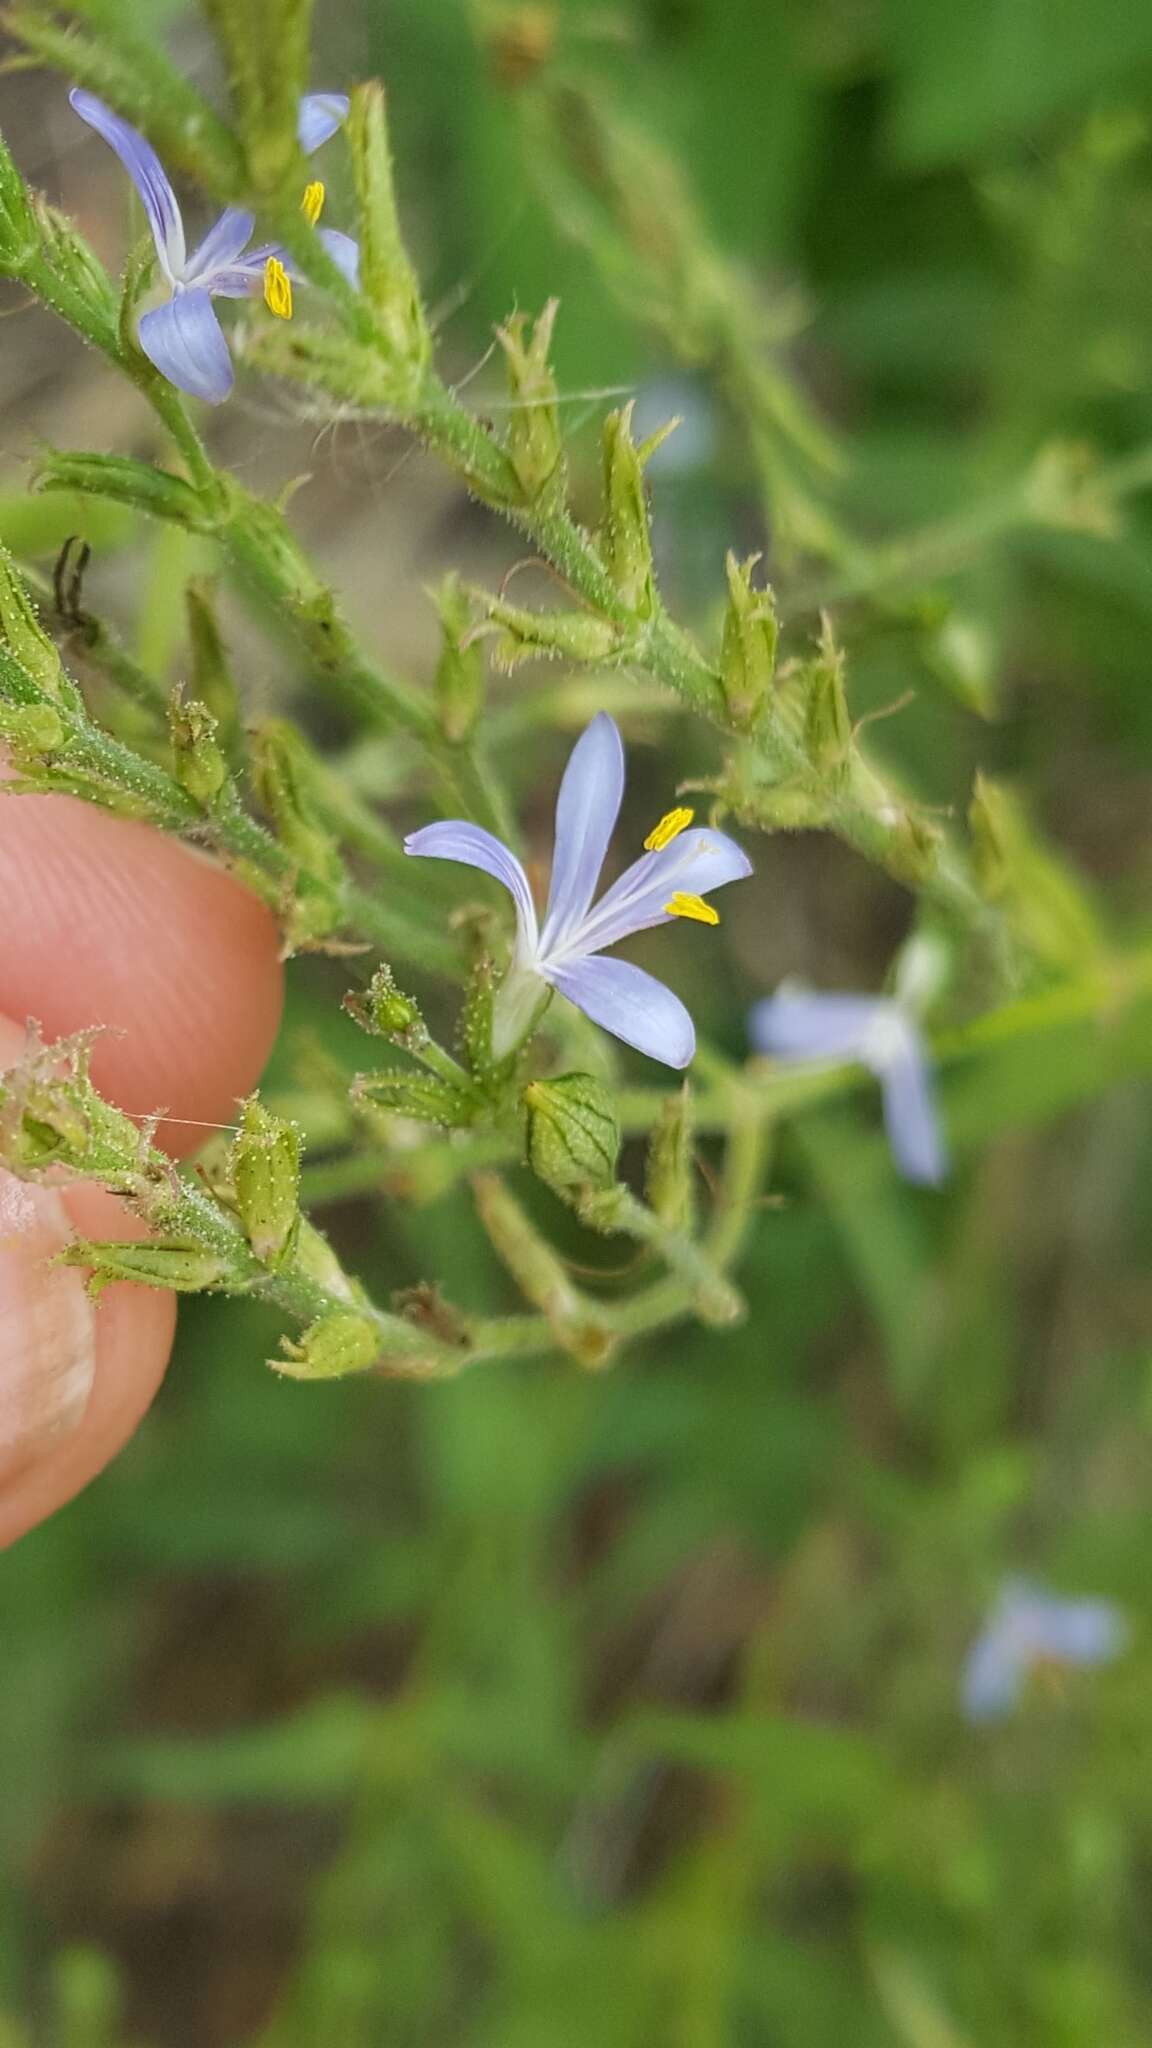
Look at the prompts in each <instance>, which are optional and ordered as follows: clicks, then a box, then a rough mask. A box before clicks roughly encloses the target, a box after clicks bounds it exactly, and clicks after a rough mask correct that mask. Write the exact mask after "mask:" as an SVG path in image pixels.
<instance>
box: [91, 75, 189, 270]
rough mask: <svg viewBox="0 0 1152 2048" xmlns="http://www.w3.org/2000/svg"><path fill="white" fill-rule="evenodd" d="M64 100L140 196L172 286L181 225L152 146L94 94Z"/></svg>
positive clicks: (179, 263)
mask: <svg viewBox="0 0 1152 2048" xmlns="http://www.w3.org/2000/svg"><path fill="white" fill-rule="evenodd" d="M68 98H69V100H70V102H71V104H72V108H73V110H74V112H76V113H77V114H79V116H80V119H81V120H82V121H87V123H88V126H89V127H90V128H94V129H95V130H96V133H97V135H102V136H103V138H104V140H105V142H106V143H108V144H109V146H110V148H112V149H114V150H115V151H116V154H117V156H118V157H119V159H120V161H121V163H122V164H123V166H124V169H125V170H126V171H127V173H128V176H129V177H130V178H131V180H132V183H133V184H134V185H135V187H136V190H137V192H138V193H139V194H140V199H141V202H142V204H143V207H144V211H145V213H146V214H147V216H148V226H149V227H150V228H151V230H152V240H153V241H154V242H155V244H156V254H157V256H158V257H159V258H160V264H161V268H162V269H163V271H164V275H165V276H166V278H167V279H168V282H169V284H173V283H175V281H176V280H177V279H178V278H179V277H181V276H182V275H183V270H184V261H185V256H186V254H187V251H186V247H185V242H184V222H183V220H182V219H181V217H180V208H179V205H178V204H177V200H176V194H175V193H174V191H173V190H172V186H171V183H170V181H169V177H168V173H167V171H166V170H165V169H164V166H163V164H162V163H161V161H160V159H159V157H158V156H157V154H156V151H155V150H154V149H153V147H152V144H151V143H150V142H147V141H145V138H144V137H143V135H141V134H140V132H139V130H138V129H136V128H133V127H132V126H131V125H130V123H129V122H127V121H122V120H121V119H120V116H119V114H114V113H113V112H112V109H111V107H106V106H105V104H104V102H103V100H98V99H97V98H96V95H95V93H91V92H85V91H84V90H83V89H82V88H81V87H80V86H75V87H74V88H73V90H72V91H71V92H70V93H69V95H68Z"/></svg>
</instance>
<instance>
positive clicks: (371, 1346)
mask: <svg viewBox="0 0 1152 2048" xmlns="http://www.w3.org/2000/svg"><path fill="white" fill-rule="evenodd" d="M283 1344H284V1354H285V1355H284V1357H283V1358H271V1359H269V1361H268V1363H269V1364H270V1365H271V1366H272V1368H273V1370H274V1371H275V1372H282V1373H285V1374H286V1375H287V1376H288V1378H289V1379H293V1380H338V1379H342V1378H343V1377H344V1375H345V1373H350V1372H367V1370H368V1368H369V1366H372V1365H375V1363H376V1361H377V1359H378V1358H379V1356H380V1348H381V1346H380V1332H379V1331H378V1329H377V1328H376V1325H375V1323H374V1322H373V1321H372V1319H371V1317H369V1316H363V1315H359V1314H358V1313H357V1311H356V1310H355V1309H334V1310H333V1311H332V1313H331V1314H330V1315H326V1316H320V1317H319V1318H318V1319H317V1321H316V1322H314V1323H310V1324H309V1326H308V1328H307V1329H306V1330H305V1332H304V1334H303V1336H302V1337H301V1338H300V1341H299V1343H294V1342H293V1341H292V1339H291V1338H290V1337H285V1338H284V1340H283Z"/></svg>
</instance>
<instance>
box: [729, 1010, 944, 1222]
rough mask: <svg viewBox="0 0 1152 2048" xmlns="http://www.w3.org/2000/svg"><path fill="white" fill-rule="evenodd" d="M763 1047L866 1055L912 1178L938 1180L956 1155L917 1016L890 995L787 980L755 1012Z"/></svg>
mask: <svg viewBox="0 0 1152 2048" xmlns="http://www.w3.org/2000/svg"><path fill="white" fill-rule="evenodd" d="M748 1024H749V1031H750V1033H751V1037H752V1043H753V1045H754V1046H755V1047H756V1050H757V1052H763V1053H769V1054H771V1056H772V1058H773V1059H778V1060H813V1061H821V1062H839V1061H843V1060H859V1061H860V1063H861V1065H862V1066H865V1067H868V1068H869V1069H870V1071H871V1072H872V1073H873V1074H875V1076H876V1078H877V1080H878V1081H879V1083H880V1086H881V1089H882V1091H883V1099H884V1122H885V1126H886V1128H887V1132H888V1142H889V1144H890V1145H891V1147H892V1156H893V1158H894V1159H895V1161H896V1164H897V1166H898V1167H899V1169H900V1171H901V1173H902V1174H903V1175H904V1176H905V1178H906V1179H907V1180H911V1181H917V1182H920V1183H921V1184H923V1185H926V1186H929V1187H938V1186H939V1184H940V1182H941V1181H942V1180H943V1178H944V1176H945V1174H946V1173H947V1171H948V1157H947V1152H946V1149H945V1145H944V1138H943V1134H942V1132H941V1129H940V1119H939V1114H938V1111H937V1108H936V1102H935V1098H934V1093H933V1088H932V1074H931V1068H930V1066H929V1062H928V1055H927V1053H926V1052H925V1049H924V1041H923V1039H922V1038H921V1035H920V1029H919V1026H918V1024H917V1022H916V1019H915V1018H914V1017H913V1016H912V1015H911V1013H910V1011H909V1010H908V1009H907V1008H906V1007H905V1006H904V1004H902V1003H899V1002H897V1001H895V1000H894V999H892V998H891V997H884V996H855V995H817V994H816V993H815V992H814V991H810V990H808V989H802V988H798V987H794V986H792V985H790V984H788V983H785V984H784V986H783V987H781V988H779V989H777V991H776V994H775V995H774V996H769V997H768V998H767V999H766V1000H765V1001H764V1002H762V1003H757V1004H756V1007H755V1009H754V1010H753V1011H752V1015H751V1017H750V1018H749V1020H748Z"/></svg>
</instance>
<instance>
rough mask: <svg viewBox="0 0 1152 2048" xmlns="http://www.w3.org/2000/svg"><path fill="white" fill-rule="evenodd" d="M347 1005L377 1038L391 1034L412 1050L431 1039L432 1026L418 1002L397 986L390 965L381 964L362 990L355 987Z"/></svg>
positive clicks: (366, 1029) (348, 1009)
mask: <svg viewBox="0 0 1152 2048" xmlns="http://www.w3.org/2000/svg"><path fill="white" fill-rule="evenodd" d="M344 1008H345V1009H346V1010H347V1012H348V1015H349V1016H350V1017H354V1018H355V1020H356V1022H357V1024H359V1026H360V1028H361V1030H363V1031H367V1032H370V1033H371V1035H372V1037H373V1038H390V1039H392V1040H393V1042H394V1043H396V1044H398V1045H403V1046H406V1047H407V1048H408V1050H409V1051H412V1050H413V1049H414V1048H415V1047H416V1046H417V1045H426V1044H427V1042H428V1029H427V1026H426V1025H425V1022H424V1019H423V1017H422V1016H421V1014H420V1010H419V1007H418V1005H417V1004H416V1003H414V1002H413V1000H412V998H411V996H407V995H405V993H404V991H403V989H400V988H397V986H396V979H395V976H394V975H393V973H392V969H391V968H390V967H378V968H377V969H376V972H375V974H374V975H373V976H372V979H371V981H370V982H369V984H368V987H367V988H366V989H365V990H364V991H363V992H362V993H361V992H360V991H359V990H351V991H350V992H349V993H348V994H347V995H346V996H345V998H344Z"/></svg>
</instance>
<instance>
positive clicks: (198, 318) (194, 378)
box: [138, 288, 233, 405]
mask: <svg viewBox="0 0 1152 2048" xmlns="http://www.w3.org/2000/svg"><path fill="white" fill-rule="evenodd" d="M138 338H139V342H140V346H141V348H142V349H143V351H144V353H145V355H146V356H147V357H148V359H149V361H150V362H152V363H154V364H155V365H156V368H157V369H158V370H159V372H160V375H161V376H162V377H167V379H168V382H169V383H170V384H175V385H176V387H177V389H178V390H179V391H187V392H190V393H191V395H192V397H193V398H203V399H204V400H206V402H207V403H208V404H209V405H221V404H222V403H223V401H224V400H225V399H226V398H227V396H228V394H229V392H230V391H231V389H232V384H233V375H232V358H231V356H230V355H229V353H228V343H227V342H226V341H225V339H224V333H223V330H222V328H221V326H220V322H219V320H218V319H217V318H216V313H215V309H214V307H213V304H212V301H211V299H210V298H209V296H208V293H207V292H206V291H204V290H203V288H201V289H199V290H197V291H193V292H176V293H174V294H173V296H172V298H170V299H169V301H168V303H167V305H166V306H157V307H156V309H155V311H154V312H152V313H145V314H144V316H143V318H142V319H141V322H140V326H139V329H138Z"/></svg>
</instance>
